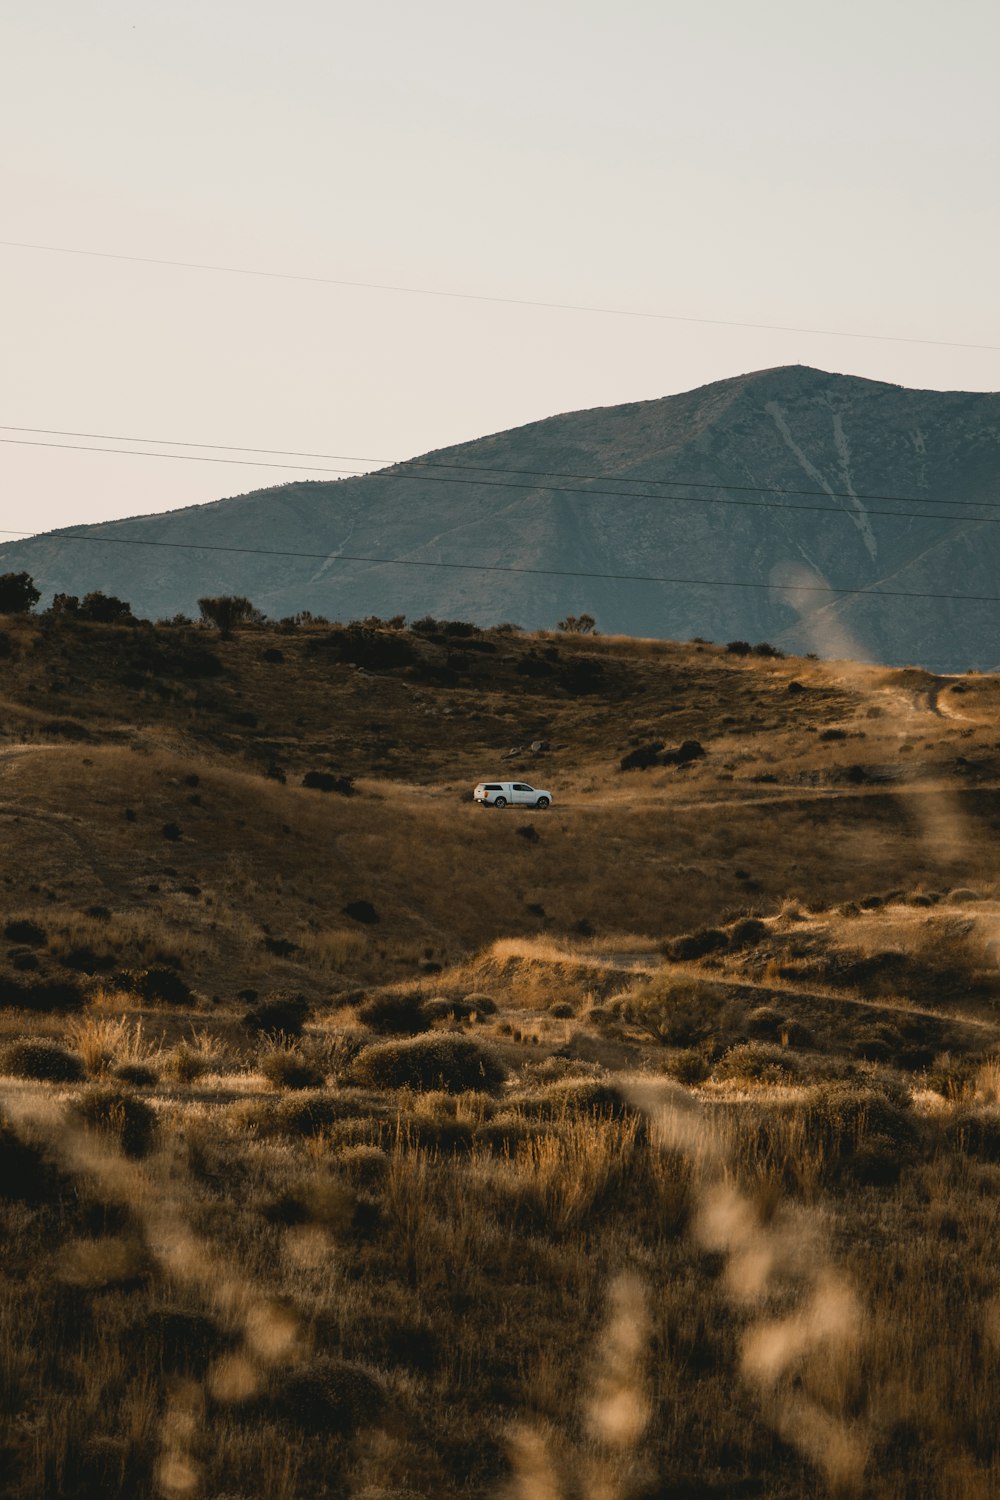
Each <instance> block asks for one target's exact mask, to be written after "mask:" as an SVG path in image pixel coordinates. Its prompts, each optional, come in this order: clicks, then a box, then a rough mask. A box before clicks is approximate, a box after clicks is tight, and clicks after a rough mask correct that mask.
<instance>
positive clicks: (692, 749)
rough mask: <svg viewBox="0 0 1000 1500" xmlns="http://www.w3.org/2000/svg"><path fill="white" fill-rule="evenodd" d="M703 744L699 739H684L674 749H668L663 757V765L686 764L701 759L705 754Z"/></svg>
mask: <svg viewBox="0 0 1000 1500" xmlns="http://www.w3.org/2000/svg"><path fill="white" fill-rule="evenodd" d="M706 753H707V752H706V750H705V747H704V745H703V744H702V743H701V741H700V740H685V741H684V743H683V744H682V745H680V746H678V748H677V749H676V750H668V751H667V753H666V755H664V757H663V764H664V765H665V766H688V765H690V764H691V762H692V761H694V760H701V759H703V757H704V756H705V754H706Z"/></svg>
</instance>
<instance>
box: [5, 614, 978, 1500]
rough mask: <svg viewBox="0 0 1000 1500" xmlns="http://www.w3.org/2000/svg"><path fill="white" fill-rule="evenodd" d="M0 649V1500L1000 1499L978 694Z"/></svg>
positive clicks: (137, 644) (439, 656)
mask: <svg viewBox="0 0 1000 1500" xmlns="http://www.w3.org/2000/svg"><path fill="white" fill-rule="evenodd" d="M0 625H2V627H3V628H2V630H0V855H2V858H0V1224H2V1234H3V1247H4V1255H3V1259H2V1262H0V1495H2V1496H4V1497H10V1500H14V1497H17V1500H49V1497H59V1500H99V1497H100V1500H105V1497H109V1500H113V1497H122V1500H128V1497H144V1496H163V1497H168V1500H171V1497H172V1500H257V1497H265V1496H266V1497H267V1500H307V1497H314V1496H315V1497H330V1500H333V1497H338V1500H339V1497H343V1500H348V1497H350V1500H415V1497H441V1500H451V1497H455V1500H458V1497H470V1500H471V1497H477V1500H478V1497H482V1500H494V1497H495V1500H682V1497H697V1496H708V1497H716V1500H723V1497H760V1500H801V1497H812V1496H817V1497H818V1496H828V1495H829V1496H837V1497H866V1496H868V1497H876V1496H877V1497H879V1500H883V1497H885V1500H917V1497H923V1496H931V1497H942V1500H980V1497H982V1500H985V1497H990V1496H995V1495H997V1494H998V1493H1000V1420H998V1419H1000V1398H998V1396H997V1391H998V1389H1000V1259H998V1256H997V1248H996V1247H997V1241H998V1232H1000V967H998V954H1000V879H998V871H997V867H996V859H995V853H994V850H995V844H996V835H997V832H998V829H1000V682H998V680H997V679H994V678H989V677H981V676H974V675H968V676H964V677H961V678H954V679H941V678H935V677H932V676H930V675H929V674H926V673H923V672H919V671H916V670H907V671H886V670H884V669H881V668H876V667H862V666H858V665H856V664H851V663H836V662H819V661H813V660H803V659H795V660H792V659H783V658H781V657H778V656H775V655H768V654H766V653H764V654H756V653H750V654H739V653H735V652H732V651H728V650H727V649H726V648H725V647H723V646H718V645H711V644H708V643H704V642H692V643H688V644H684V645H678V644H672V643H669V642H659V641H631V640H623V639H615V638H604V637H586V638H582V637H575V636H567V635H552V636H545V635H542V636H540V635H531V636H529V635H525V634H522V633H520V632H517V631H513V630H510V629H507V630H499V631H492V632H490V631H488V632H471V631H470V630H468V629H467V630H464V631H463V629H462V627H456V626H448V625H437V626H434V625H428V626H427V628H426V629H421V630H420V631H412V630H402V629H396V630H394V629H389V628H387V627H384V626H381V625H377V624H369V625H367V626H366V627H363V628H362V627H335V626H322V625H318V624H314V623H307V624H305V625H302V624H300V625H298V626H293V625H291V624H289V625H288V626H287V627H284V628H282V627H278V626H267V627H260V628H254V629H248V630H245V631H241V632H238V633H236V634H235V635H234V636H233V637H232V638H231V639H220V638H218V637H217V636H216V635H214V634H212V633H211V632H209V631H207V630H202V629H198V628H194V627H192V626H189V625H184V624H169V625H167V624H163V625H159V626H155V627H154V626H151V625H139V626H135V627H120V626H99V625H87V624H82V623H79V622H74V621H72V620H63V621H59V620H58V619H53V618H52V617H50V616H43V617H40V618H37V619H36V618H19V619H14V618H10V619H7V620H2V621H0ZM695 743H696V746H697V748H696V749H692V748H691V746H692V744H695ZM533 745H535V746H543V747H544V748H536V749H534V750H533V749H532V746H533ZM653 747H658V748H653ZM682 747H687V748H686V749H684V750H682ZM636 752H639V753H638V755H636ZM628 757H632V758H633V760H636V759H637V760H640V761H642V760H647V761H648V762H650V763H649V764H648V765H647V767H646V768H645V769H624V770H623V769H621V766H622V761H623V759H627V758H628ZM310 773H313V774H312V775H310ZM494 777H503V778H504V779H517V778H523V779H525V780H527V781H529V782H534V783H535V784H536V785H539V786H544V787H546V788H550V789H551V790H552V791H553V793H554V805H553V807H552V808H551V809H549V810H547V811H538V810H535V809H531V808H523V809H510V808H508V809H506V810H505V811H503V812H495V811H489V812H487V811H483V810H482V809H481V808H479V807H477V806H475V805H474V804H473V803H472V802H471V796H470V794H471V789H472V786H473V785H474V784H475V782H476V781H478V780H481V779H484V778H494ZM310 782H311V783H312V784H309V783H310ZM324 788H325V789H324Z"/></svg>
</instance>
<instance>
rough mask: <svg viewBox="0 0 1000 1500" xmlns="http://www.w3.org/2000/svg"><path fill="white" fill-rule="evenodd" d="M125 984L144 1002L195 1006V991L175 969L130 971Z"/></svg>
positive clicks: (125, 976) (126, 973) (125, 978)
mask: <svg viewBox="0 0 1000 1500" xmlns="http://www.w3.org/2000/svg"><path fill="white" fill-rule="evenodd" d="M123 982H124V984H125V986H126V987H127V988H128V989H130V990H131V991H132V993H133V994H135V995H138V996H139V997H140V999H142V1000H148V1001H152V1002H156V1001H161V1002H162V1003H163V1004H164V1005H193V1004H194V999H195V997H194V992H193V990H192V989H191V987H190V985H188V984H187V983H186V981H185V980H183V979H182V978H181V976H180V975H179V974H177V973H176V972H175V971H174V970H173V969H165V968H152V969H128V970H126V971H125V974H124V975H123Z"/></svg>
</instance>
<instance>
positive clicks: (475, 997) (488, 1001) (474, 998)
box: [463, 990, 497, 1016]
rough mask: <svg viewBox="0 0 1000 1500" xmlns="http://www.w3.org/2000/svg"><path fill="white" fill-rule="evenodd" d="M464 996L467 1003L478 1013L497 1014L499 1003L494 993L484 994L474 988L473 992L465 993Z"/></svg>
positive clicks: (485, 1014) (484, 1014) (482, 1014)
mask: <svg viewBox="0 0 1000 1500" xmlns="http://www.w3.org/2000/svg"><path fill="white" fill-rule="evenodd" d="M463 998H464V1000H465V1004H466V1005H468V1006H469V1007H470V1009H472V1010H474V1011H475V1012H476V1014H477V1015H480V1016H495V1015H496V1013H497V1003H496V1001H495V1000H494V999H493V996H492V995H483V994H480V992H479V991H478V990H474V991H473V992H472V993H471V994H469V995H465V996H464V997H463Z"/></svg>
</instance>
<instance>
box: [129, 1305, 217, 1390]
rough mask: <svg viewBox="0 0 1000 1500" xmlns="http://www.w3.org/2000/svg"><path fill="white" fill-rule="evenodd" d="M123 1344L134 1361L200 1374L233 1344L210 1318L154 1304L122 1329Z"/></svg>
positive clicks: (173, 1372) (167, 1370)
mask: <svg viewBox="0 0 1000 1500" xmlns="http://www.w3.org/2000/svg"><path fill="white" fill-rule="evenodd" d="M122 1342H123V1345H124V1347H125V1349H126V1350H127V1352H128V1353H129V1355H130V1356H131V1357H132V1359H133V1361H134V1362H135V1364H136V1365H138V1366H140V1367H144V1368H147V1369H149V1368H151V1369H152V1370H154V1371H162V1372H163V1373H164V1374H166V1375H195V1376H200V1375H203V1374H204V1372H205V1370H206V1368H207V1367H208V1365H209V1364H210V1363H211V1361H212V1360H213V1359H214V1358H216V1357H217V1356H218V1355H220V1354H223V1353H225V1352H226V1350H228V1349H231V1348H232V1346H233V1342H234V1340H233V1338H232V1336H231V1335H229V1334H226V1333H224V1332H223V1331H222V1330H221V1329H220V1328H219V1327H218V1326H217V1324H215V1323H214V1322H213V1321H212V1319H211V1318H207V1317H205V1316H204V1314H202V1313H195V1312H186V1311H185V1310H184V1309H182V1308H174V1307H154V1308H151V1309H150V1310H149V1312H147V1313H144V1314H143V1315H142V1316H141V1317H139V1318H137V1319H136V1320H135V1321H134V1322H133V1323H131V1324H130V1325H129V1326H128V1328H126V1329H125V1333H124V1337H123V1340H122Z"/></svg>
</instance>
